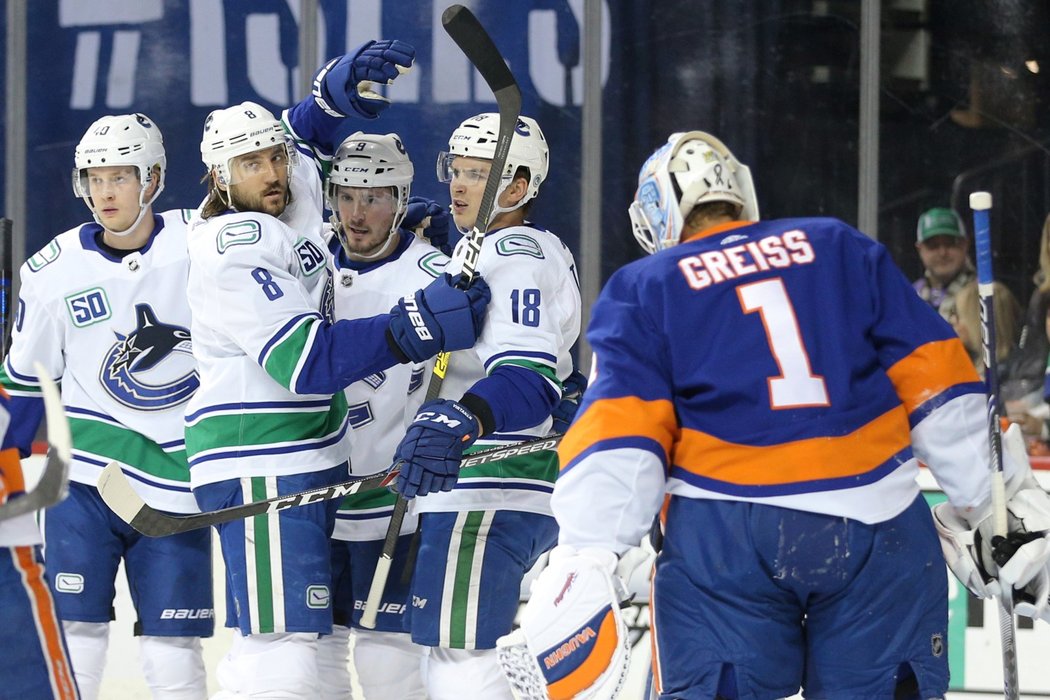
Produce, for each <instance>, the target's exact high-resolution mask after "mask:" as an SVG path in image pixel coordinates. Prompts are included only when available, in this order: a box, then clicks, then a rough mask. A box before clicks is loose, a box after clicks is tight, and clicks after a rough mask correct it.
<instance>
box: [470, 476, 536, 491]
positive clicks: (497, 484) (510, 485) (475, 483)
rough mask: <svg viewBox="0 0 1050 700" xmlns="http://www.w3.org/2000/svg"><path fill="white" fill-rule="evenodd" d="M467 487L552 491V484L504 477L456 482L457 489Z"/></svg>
mask: <svg viewBox="0 0 1050 700" xmlns="http://www.w3.org/2000/svg"><path fill="white" fill-rule="evenodd" d="M467 489H502V490H505V491H512V490H513V491H540V492H542V493H553V492H554V485H553V484H540V483H537V484H524V483H519V482H517V481H507V480H504V479H496V480H484V481H482V480H481V479H460V480H459V481H457V482H456V490H457V491H465V490H467Z"/></svg>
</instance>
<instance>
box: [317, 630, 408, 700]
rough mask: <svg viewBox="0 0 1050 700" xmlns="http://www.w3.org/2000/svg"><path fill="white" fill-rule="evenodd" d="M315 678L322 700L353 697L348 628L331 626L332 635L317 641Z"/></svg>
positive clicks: (345, 699) (348, 699)
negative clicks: (319, 687) (316, 678)
mask: <svg viewBox="0 0 1050 700" xmlns="http://www.w3.org/2000/svg"><path fill="white" fill-rule="evenodd" d="M317 676H318V683H319V684H320V686H321V699H322V700H351V699H352V698H353V697H355V694H354V693H352V692H351V690H350V628H349V627H343V626H342V625H332V633H331V634H326V635H324V636H323V637H321V638H320V639H319V640H317ZM365 697H368V696H365ZM391 697H396V696H391Z"/></svg>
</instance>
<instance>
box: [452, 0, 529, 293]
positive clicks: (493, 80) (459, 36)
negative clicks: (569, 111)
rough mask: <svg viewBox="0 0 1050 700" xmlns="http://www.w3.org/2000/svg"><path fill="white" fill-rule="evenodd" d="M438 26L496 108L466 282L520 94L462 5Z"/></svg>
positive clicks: (488, 216)
mask: <svg viewBox="0 0 1050 700" xmlns="http://www.w3.org/2000/svg"><path fill="white" fill-rule="evenodd" d="M441 24H442V26H444V28H445V31H446V32H447V33H448V35H449V36H450V37H451V38H452V41H454V42H456V45H457V46H458V47H459V48H460V50H461V51H462V52H463V53H464V54H466V56H467V58H468V59H470V62H471V63H472V64H474V67H475V68H477V69H478V72H479V73H481V77H482V78H483V79H484V80H485V83H486V84H487V85H488V86H489V88H490V89H491V90H492V93H493V94H494V95H495V96H496V106H497V108H498V109H499V134H498V136H497V139H496V151H495V153H494V154H493V157H492V167H491V169H490V170H489V177H488V180H487V181H486V182H485V191H484V192H483V193H482V195H481V204H480V206H479V207H478V215H477V218H476V219H475V220H474V230H473V231H471V232H470V233H469V234H468V236H467V238H468V246H467V255H466V257H465V259H464V261H463V273H464V275H465V276H466V277H467V280H468V282H469V280H471V279H473V278H474V273H475V271H476V270H477V262H478V255H479V254H480V253H481V241H482V238H483V236H484V232H485V231H486V230H488V224H489V220H490V219H491V218H492V209H493V206H494V205H495V203H496V192H497V190H498V189H499V184H500V179H501V178H502V175H503V168H504V167H506V165H507V155H508V154H509V153H510V142H511V139H512V138H513V137H514V129H515V127H517V125H518V116H519V115H520V114H521V90H520V89H519V88H518V83H517V81H516V80H514V74H513V73H511V72H510V68H508V67H507V63H506V61H504V60H503V56H502V55H501V54H500V52H499V49H497V48H496V44H495V43H493V41H492V38H491V37H490V36H489V35H488V32H486V31H485V28H484V27H482V26H481V23H480V22H478V18H477V17H475V16H474V15H473V13H472V12H471V11H470V10H468V9H467V8H465V7H463V6H462V5H450V6H449V7H447V8H445V11H444V12H443V13H442V14H441Z"/></svg>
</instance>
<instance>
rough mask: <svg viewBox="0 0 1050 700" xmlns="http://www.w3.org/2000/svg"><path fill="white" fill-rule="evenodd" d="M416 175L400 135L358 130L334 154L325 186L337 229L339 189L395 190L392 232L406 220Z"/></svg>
mask: <svg viewBox="0 0 1050 700" xmlns="http://www.w3.org/2000/svg"><path fill="white" fill-rule="evenodd" d="M414 174H415V171H414V169H413V167H412V161H411V160H409V158H408V152H407V151H406V150H405V145H404V144H403V143H402V142H401V138H400V137H399V136H398V135H397V134H366V133H363V132H361V131H358V132H356V133H354V134H351V135H350V136H348V137H346V139H345V140H344V141H343V142H342V143H341V144H339V148H338V149H337V150H336V152H335V157H334V158H333V159H332V171H331V173H329V175H328V183H327V185H325V196H326V198H327V199H328V207H329V208H330V209H331V210H332V214H333V217H334V218H333V223H334V224H336V226H337V227H338V225H339V221H338V217H339V206H338V202H337V197H338V189H337V188H338V187H392V188H394V191H395V193H396V195H395V196H396V200H397V201H396V206H395V210H394V221H393V223H392V224H391V226H390V232H391V233H393V232H394V231H396V230H397V227H398V226H400V225H401V221H402V220H403V219H404V218H405V211H406V210H407V208H408V196H409V193H410V192H411V190H412V177H413V176H414Z"/></svg>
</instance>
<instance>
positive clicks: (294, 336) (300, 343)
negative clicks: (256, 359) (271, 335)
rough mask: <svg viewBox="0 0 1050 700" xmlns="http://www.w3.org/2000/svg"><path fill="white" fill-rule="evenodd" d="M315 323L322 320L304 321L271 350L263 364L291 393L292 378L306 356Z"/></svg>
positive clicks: (275, 379) (267, 371) (308, 319)
mask: <svg viewBox="0 0 1050 700" xmlns="http://www.w3.org/2000/svg"><path fill="white" fill-rule="evenodd" d="M315 323H320V319H318V318H313V317H311V318H306V319H303V322H302V323H300V324H299V325H298V326H296V328H295V330H293V331H292V332H291V333H289V334H288V335H286V336H285V337H284V338H283V339H282V340H281V342H279V343H277V344H276V345H274V346H273V347H272V348H270V352H269V354H268V355H267V356H266V360H265V362H264V363H263V369H264V370H266V373H267V374H269V375H270V376H271V377H273V378H274V381H276V382H277V383H278V384H280V385H281V386H283V387H284V388H285V389H288V390H289V391H292V377H293V375H294V374H295V368H296V367H298V366H299V360H300V359H301V358H302V356H303V355H304V354H305V350H306V343H307V341H308V340H309V339H310V331H311V330H312V329H313V327H314V324H315Z"/></svg>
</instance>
